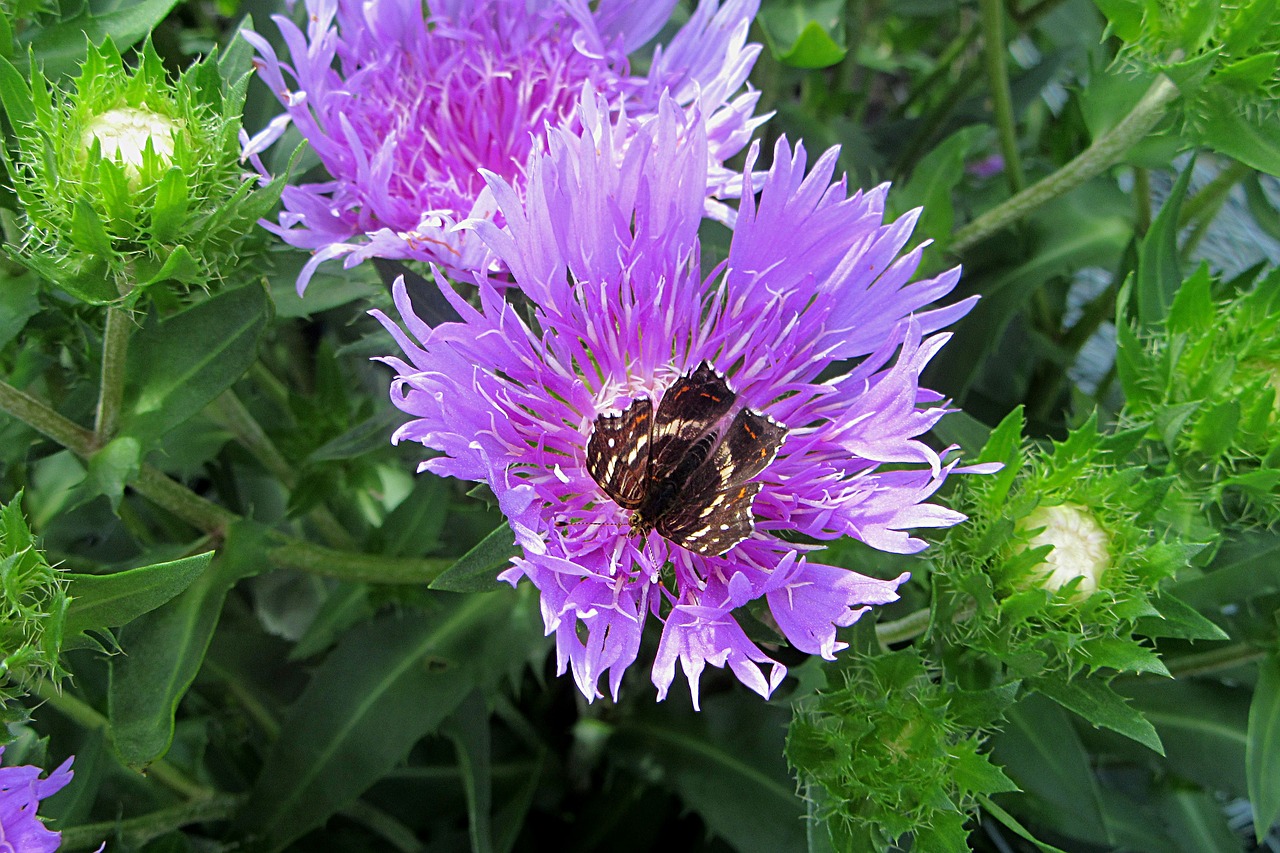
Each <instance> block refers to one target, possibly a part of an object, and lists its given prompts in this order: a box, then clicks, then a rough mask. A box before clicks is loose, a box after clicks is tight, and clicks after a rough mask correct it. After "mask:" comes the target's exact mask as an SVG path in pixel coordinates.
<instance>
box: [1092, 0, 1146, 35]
mask: <svg viewBox="0 0 1280 853" xmlns="http://www.w3.org/2000/svg"><path fill="white" fill-rule="evenodd" d="M1093 4H1094V5H1095V6H1097V7H1098V9H1099V10H1100V11H1101V12H1102V14H1103V15H1105V16H1106V18H1107V23H1108V24H1109V25H1110V27H1111V31H1112V32H1113V33H1115V34H1116V35H1117V36H1119V37H1120V40H1121V41H1128V42H1131V41H1135V40H1137V38H1138V36H1139V35H1140V34H1141V33H1142V12H1143V6H1142V4H1141V3H1138V2H1135V0H1093Z"/></svg>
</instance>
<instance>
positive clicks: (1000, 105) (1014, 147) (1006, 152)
mask: <svg viewBox="0 0 1280 853" xmlns="http://www.w3.org/2000/svg"><path fill="white" fill-rule="evenodd" d="M978 7H979V8H980V9H981V10H982V41H983V46H982V50H983V55H984V57H985V59H986V66H987V81H988V82H989V83H990V84H991V106H992V110H993V112H994V113H995V120H996V132H997V134H998V136H999V139H1000V154H1001V156H1003V157H1004V173H1005V176H1006V177H1007V178H1008V179H1009V190H1010V192H1015V193H1017V192H1021V191H1022V188H1023V187H1024V186H1026V183H1027V180H1026V177H1025V176H1024V175H1023V173H1022V157H1021V155H1019V153H1018V129H1017V127H1016V126H1015V125H1014V121H1013V98H1012V97H1011V96H1010V94H1009V69H1008V68H1007V67H1006V65H1005V53H1006V51H1005V44H1004V4H1003V3H1001V2H1000V0H978Z"/></svg>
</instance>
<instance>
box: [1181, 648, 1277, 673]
mask: <svg viewBox="0 0 1280 853" xmlns="http://www.w3.org/2000/svg"><path fill="white" fill-rule="evenodd" d="M1266 656H1267V650H1266V649H1260V648H1258V647H1257V646H1255V645H1253V644H1252V643H1232V644H1231V645H1229V646H1219V647H1218V648H1216V649H1209V650H1208V651H1206V652H1199V653H1197V654H1194V655H1181V656H1179V657H1176V658H1168V659H1166V660H1165V662H1164V664H1165V666H1167V667H1168V668H1169V673H1170V674H1171V675H1172V676H1173V677H1174V678H1185V677H1187V676H1191V675H1207V674H1209V673H1211V672H1218V671H1220V670H1224V669H1234V668H1235V667H1237V666H1244V665H1245V664H1249V663H1253V662H1254V661H1258V660H1262V659H1263V658H1264V657H1266Z"/></svg>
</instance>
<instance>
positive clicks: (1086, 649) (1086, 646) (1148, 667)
mask: <svg viewBox="0 0 1280 853" xmlns="http://www.w3.org/2000/svg"><path fill="white" fill-rule="evenodd" d="M1080 652H1081V653H1082V654H1083V655H1084V657H1085V659H1086V660H1088V662H1089V666H1091V667H1093V668H1094V669H1098V668H1102V667H1106V668H1108V669H1114V670H1115V671H1116V672H1133V673H1144V672H1145V673H1152V674H1155V675H1164V676H1168V675H1169V670H1168V669H1166V668H1165V665H1164V663H1163V662H1161V660H1160V657H1159V655H1157V654H1156V653H1155V651H1154V650H1152V649H1149V648H1147V647H1146V646H1142V645H1139V644H1138V643H1136V642H1134V641H1133V640H1126V639H1121V638H1119V637H1097V638H1094V639H1090V640H1085V641H1083V642H1082V643H1081V644H1080Z"/></svg>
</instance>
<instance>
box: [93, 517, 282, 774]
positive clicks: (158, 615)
mask: <svg viewBox="0 0 1280 853" xmlns="http://www.w3.org/2000/svg"><path fill="white" fill-rule="evenodd" d="M264 548H265V533H264V532H263V531H262V530H261V529H260V528H258V527H257V526H256V525H253V524H251V523H248V522H241V523H238V524H236V525H233V526H232V528H231V530H230V532H229V535H228V537H227V543H226V546H225V547H224V548H223V550H222V552H221V553H220V554H219V555H218V560H217V561H216V562H215V563H214V564H213V567H212V569H211V570H210V571H206V572H203V573H202V574H201V575H200V577H198V578H197V579H196V580H195V581H194V582H193V583H192V584H191V586H189V587H187V589H186V591H185V592H183V593H182V594H181V595H179V596H178V597H177V598H175V599H173V600H172V601H171V602H170V603H169V604H168V605H166V606H164V607H161V608H159V609H157V610H153V611H151V612H150V613H147V614H144V615H143V616H140V617H138V618H137V619H135V620H133V622H131V623H130V624H129V625H128V626H127V627H125V628H124V629H123V630H122V631H121V634H120V646H121V647H122V648H123V649H124V651H125V654H122V655H118V656H117V657H114V658H112V660H111V681H110V685H109V687H108V690H107V695H108V703H107V705H108V711H107V716H108V718H109V719H110V723H111V741H112V745H113V746H114V747H115V750H116V753H117V754H118V755H119V756H120V758H121V759H122V760H123V761H124V762H125V763H126V764H128V765H129V766H130V767H134V768H139V769H140V768H143V767H146V766H147V765H148V764H150V763H151V762H153V761H155V760H157V759H159V758H161V757H162V756H163V755H164V754H165V753H166V752H167V751H168V750H169V744H170V743H172V741H173V731H174V719H173V715H174V712H175V711H176V710H177V708H178V703H179V702H180V701H181V700H182V697H183V696H185V695H186V693H187V689H188V688H189V687H190V686H191V682H192V681H194V680H195V677H196V673H197V672H199V670H200V665H201V663H203V661H204V656H205V652H206V651H207V650H208V648H209V641H210V639H212V637H213V631H214V628H216V627H217V625H218V617H219V615H220V614H221V613H222V602H223V600H224V599H225V598H226V595H227V592H228V590H230V589H231V587H232V586H234V585H235V583H236V581H238V580H239V579H241V578H243V577H248V576H249V575H252V574H255V573H257V572H258V571H260V570H261V569H262V568H263V564H262V562H261V559H262V557H261V555H262V553H263V550H264Z"/></svg>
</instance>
